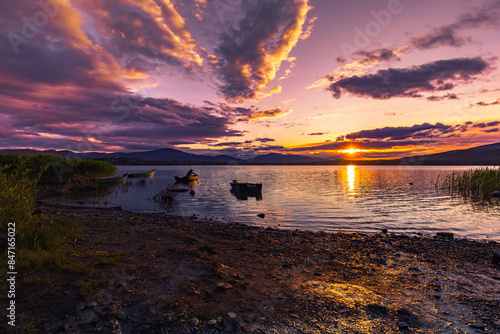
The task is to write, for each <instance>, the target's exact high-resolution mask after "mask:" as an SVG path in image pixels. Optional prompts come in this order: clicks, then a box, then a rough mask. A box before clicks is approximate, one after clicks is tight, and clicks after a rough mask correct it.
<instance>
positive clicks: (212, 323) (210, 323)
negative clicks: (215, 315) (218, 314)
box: [207, 319, 217, 326]
mask: <svg viewBox="0 0 500 334" xmlns="http://www.w3.org/2000/svg"><path fill="white" fill-rule="evenodd" d="M216 323H217V320H215V319H212V320H210V321H209V322H207V325H209V326H215V324H216Z"/></svg>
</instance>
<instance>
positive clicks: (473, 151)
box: [1, 143, 500, 166]
mask: <svg viewBox="0 0 500 334" xmlns="http://www.w3.org/2000/svg"><path fill="white" fill-rule="evenodd" d="M1 152H2V153H20V154H52V155H59V156H64V157H69V158H89V159H102V160H107V161H110V162H112V163H115V164H151V163H159V164H162V163H165V164H175V163H182V164H188V163H196V164H204V163H208V164H346V163H362V164H384V165H401V164H403V165H497V166H498V165H500V143H497V144H490V145H483V146H478V147H473V148H469V149H465V150H453V151H448V152H443V153H436V154H429V155H421V156H412V157H407V158H401V159H393V160H376V161H373V160H348V159H345V160H334V161H332V160H325V159H320V158H315V157H309V156H303V155H293V154H278V153H269V154H265V155H259V156H256V157H254V158H252V159H248V160H243V159H238V158H235V157H232V156H229V155H216V156H210V155H198V154H191V153H186V152H183V151H180V150H176V149H172V148H163V149H158V150H153V151H144V152H131V153H124V152H116V153H98V152H89V153H75V152H72V151H68V150H63V151H54V150H46V151H36V150H27V149H20V150H12V149H11V150H3V151H1Z"/></svg>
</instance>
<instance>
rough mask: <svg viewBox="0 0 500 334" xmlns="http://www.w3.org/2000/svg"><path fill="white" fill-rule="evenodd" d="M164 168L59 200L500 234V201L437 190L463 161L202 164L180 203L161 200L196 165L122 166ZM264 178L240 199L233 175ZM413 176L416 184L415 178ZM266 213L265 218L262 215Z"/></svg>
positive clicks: (302, 223)
mask: <svg viewBox="0 0 500 334" xmlns="http://www.w3.org/2000/svg"><path fill="white" fill-rule="evenodd" d="M153 168H155V169H156V174H155V176H154V178H150V179H147V180H146V182H145V184H140V182H139V181H138V179H130V180H129V181H128V184H127V185H118V186H115V187H113V188H112V189H109V190H108V191H107V192H105V193H104V194H100V195H96V193H95V192H91V193H86V194H78V195H77V196H76V197H71V198H60V199H58V200H62V201H65V202H67V203H71V204H83V205H88V206H99V207H108V206H121V207H122V208H123V209H124V210H129V211H134V212H166V213H171V214H178V215H193V214H196V215H198V216H201V217H214V218H216V219H218V220H223V221H239V222H245V223H249V224H256V225H262V226H273V227H278V226H279V227H282V228H299V229H308V230H326V231H363V232H377V231H380V230H381V229H382V228H387V229H388V230H389V231H391V232H398V233H409V234H415V233H422V234H424V235H432V234H434V233H436V232H439V231H447V232H453V233H455V234H456V235H458V236H461V237H467V238H473V239H489V240H496V241H500V205H494V206H477V205H472V204H470V203H468V202H467V201H464V200H463V199H462V198H460V197H451V196H449V195H448V194H446V193H443V192H439V191H436V189H435V187H434V184H435V182H436V179H437V177H438V175H441V176H443V175H445V174H447V173H449V172H451V171H452V170H455V171H460V170H467V169H469V168H468V167H462V166H458V167H457V166H451V167H443V166H420V167H414V166H411V167H409V166H404V167H403V166H194V167H192V168H193V169H194V170H195V172H197V173H198V174H199V175H200V178H199V182H198V183H197V184H194V185H190V186H189V187H190V188H192V189H193V190H194V191H195V195H194V196H191V195H189V194H188V193H179V194H178V195H177V196H176V197H175V200H174V201H173V202H172V203H167V204H166V203H159V202H157V201H155V200H153V197H154V195H155V194H157V193H158V192H159V191H160V190H162V189H164V188H165V187H166V186H167V185H168V184H173V180H174V176H176V175H177V176H182V175H184V174H185V173H186V172H187V170H189V168H190V167H189V166H188V167H186V166H154V167H151V166H119V167H118V173H119V174H123V173H127V172H138V171H149V170H151V169H153ZM234 179H237V180H239V181H241V182H258V183H262V184H263V187H262V197H263V198H262V200H256V198H252V197H250V198H248V199H247V200H240V199H238V198H236V197H235V196H234V195H233V194H232V193H231V192H230V188H231V187H230V185H229V183H230V182H231V180H234ZM410 183H413V185H410ZM259 213H264V214H265V219H261V218H259V217H257V214H259Z"/></svg>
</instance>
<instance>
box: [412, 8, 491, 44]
mask: <svg viewBox="0 0 500 334" xmlns="http://www.w3.org/2000/svg"><path fill="white" fill-rule="evenodd" d="M498 9H500V2H499V1H493V2H490V3H489V4H488V5H487V6H486V7H484V8H480V9H479V10H476V11H475V12H472V13H466V14H463V15H462V16H460V17H459V18H458V19H457V20H456V21H455V22H453V23H452V24H448V25H444V26H441V27H437V28H434V29H432V31H430V32H429V33H427V34H424V35H421V36H415V37H412V38H411V39H410V45H411V46H413V47H416V48H417V49H421V50H426V49H431V48H435V47H439V46H454V47H460V46H462V45H464V44H466V43H470V42H471V39H470V38H467V37H463V36H461V35H459V32H460V31H462V30H465V29H472V28H480V27H485V26H489V27H497V26H498V22H499V12H498Z"/></svg>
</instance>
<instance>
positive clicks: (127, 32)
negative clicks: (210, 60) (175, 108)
mask: <svg viewBox="0 0 500 334" xmlns="http://www.w3.org/2000/svg"><path fill="white" fill-rule="evenodd" d="M75 3H76V5H77V7H78V9H80V10H81V11H83V12H84V13H85V17H86V20H87V22H88V23H89V24H91V25H92V27H93V29H92V33H91V36H92V39H93V41H94V43H98V44H99V45H100V46H101V47H103V48H105V49H106V50H108V51H109V52H110V53H111V54H112V55H113V56H114V57H115V58H116V59H119V60H120V62H121V63H122V64H123V65H124V66H125V67H126V68H133V69H135V70H138V71H141V72H152V71H153V70H154V69H155V66H156V63H164V64H169V65H173V66H175V67H177V68H181V69H186V70H191V71H192V70H194V69H195V68H199V67H201V66H202V63H203V58H202V56H203V55H205V56H206V54H207V52H206V51H205V50H204V49H203V48H202V47H200V46H199V45H198V43H197V42H196V41H195V40H194V39H193V37H192V35H191V33H190V31H188V29H187V28H186V22H185V19H184V18H183V17H182V16H181V15H180V14H179V13H178V12H177V10H176V9H175V7H174V4H173V2H172V1H170V0H163V1H159V0H144V1H140V2H129V1H93V0H75Z"/></svg>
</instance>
